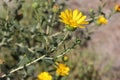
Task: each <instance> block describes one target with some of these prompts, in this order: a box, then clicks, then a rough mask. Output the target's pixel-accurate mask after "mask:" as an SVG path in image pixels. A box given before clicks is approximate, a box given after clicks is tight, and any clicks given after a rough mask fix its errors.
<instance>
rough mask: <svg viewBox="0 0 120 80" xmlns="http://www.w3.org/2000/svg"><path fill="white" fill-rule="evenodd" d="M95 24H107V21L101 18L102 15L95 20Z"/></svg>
mask: <svg viewBox="0 0 120 80" xmlns="http://www.w3.org/2000/svg"><path fill="white" fill-rule="evenodd" d="M97 23H98V24H100V25H101V24H107V23H108V20H107V19H106V18H105V17H104V16H103V15H100V16H99V17H98V19H97Z"/></svg>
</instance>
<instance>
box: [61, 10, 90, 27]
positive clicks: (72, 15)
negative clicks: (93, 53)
mask: <svg viewBox="0 0 120 80" xmlns="http://www.w3.org/2000/svg"><path fill="white" fill-rule="evenodd" d="M59 17H60V21H61V22H63V23H65V24H66V25H68V26H70V27H72V28H77V27H79V28H81V27H80V26H83V25H85V24H87V23H88V22H87V21H86V16H84V15H83V14H82V12H80V11H79V10H78V9H75V10H68V9H66V10H65V11H63V12H61V13H60V15H59ZM82 28H83V27H82Z"/></svg>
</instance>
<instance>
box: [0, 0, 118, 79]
mask: <svg viewBox="0 0 120 80" xmlns="http://www.w3.org/2000/svg"><path fill="white" fill-rule="evenodd" d="M3 3H4V4H5V5H4V6H3V8H4V9H5V11H6V14H3V16H2V17H1V18H0V35H1V36H0V80H69V75H70V74H71V72H72V68H71V67H70V66H69V63H70V62H69V59H70V58H68V56H69V53H70V51H71V50H75V48H76V47H78V46H79V47H81V44H82V43H83V42H84V41H85V40H86V39H87V37H88V36H90V35H89V34H88V35H87V36H86V35H85V34H82V35H83V36H85V37H83V38H78V37H76V36H75V34H74V32H75V31H76V30H77V29H80V30H84V29H88V28H87V27H88V26H89V25H91V23H94V25H95V26H101V25H106V24H107V23H108V21H109V20H108V17H107V16H106V15H105V13H104V12H103V11H102V8H103V7H99V9H98V12H95V11H94V10H91V11H90V14H89V15H86V14H84V12H82V10H79V9H67V8H66V7H65V6H66V4H65V3H58V2H57V0H30V2H29V1H28V2H27V1H26V0H25V1H24V0H21V1H19V0H17V1H16V4H17V5H16V6H17V8H14V7H13V9H11V8H9V5H7V3H6V2H3ZM115 11H120V7H119V5H117V6H116V7H115ZM93 28H94V27H93ZM88 31H89V29H88ZM84 33H88V32H84ZM3 61H4V62H3ZM81 63H82V62H81ZM83 67H84V66H82V68H83ZM88 67H89V65H87V66H86V67H84V70H86V68H88ZM87 71H88V72H89V71H90V72H91V71H93V72H95V71H94V68H93V66H92V69H91V67H90V70H87ZM93 72H91V75H90V76H89V77H87V76H86V77H84V75H83V74H87V73H85V72H84V71H83V72H81V73H80V74H81V75H83V76H81V77H80V79H81V80H89V79H90V78H91V79H92V77H91V76H93V74H94V73H93ZM78 74H79V73H78ZM96 76H98V75H96ZM83 77H84V78H83ZM94 78H95V77H94ZM95 80H99V79H98V78H95Z"/></svg>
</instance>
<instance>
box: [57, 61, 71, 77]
mask: <svg viewBox="0 0 120 80" xmlns="http://www.w3.org/2000/svg"><path fill="white" fill-rule="evenodd" d="M56 64H57V66H58V67H57V70H56V73H57V74H58V75H60V76H67V75H68V74H69V71H70V68H69V67H68V66H66V65H65V64H62V63H56Z"/></svg>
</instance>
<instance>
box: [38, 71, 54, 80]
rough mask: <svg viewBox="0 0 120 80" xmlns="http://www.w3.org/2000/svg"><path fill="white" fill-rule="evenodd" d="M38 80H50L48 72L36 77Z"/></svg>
mask: <svg viewBox="0 0 120 80" xmlns="http://www.w3.org/2000/svg"><path fill="white" fill-rule="evenodd" d="M38 80H52V76H51V75H50V74H49V73H48V72H42V73H40V74H39V75H38Z"/></svg>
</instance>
